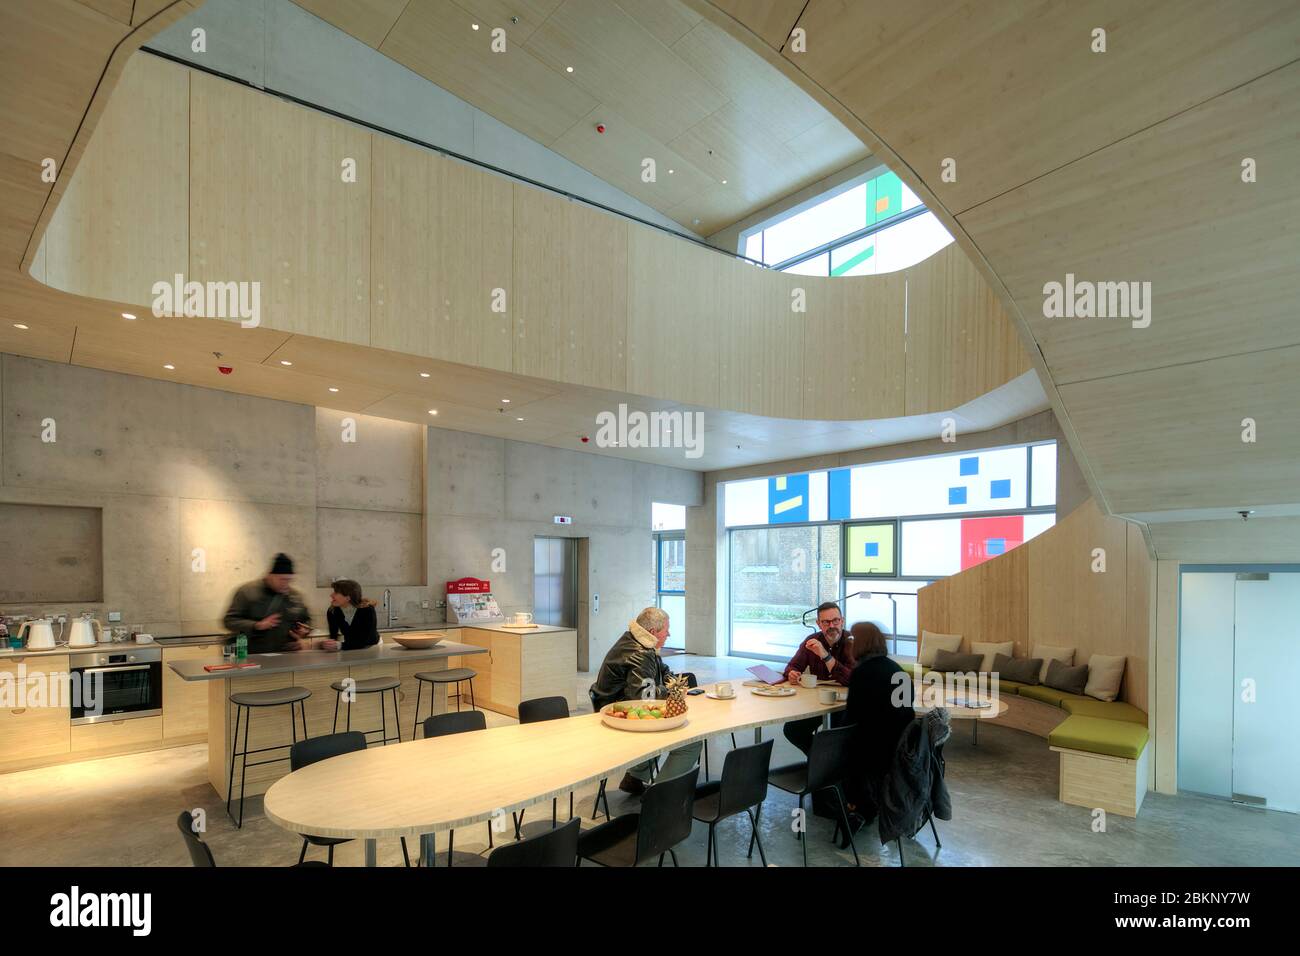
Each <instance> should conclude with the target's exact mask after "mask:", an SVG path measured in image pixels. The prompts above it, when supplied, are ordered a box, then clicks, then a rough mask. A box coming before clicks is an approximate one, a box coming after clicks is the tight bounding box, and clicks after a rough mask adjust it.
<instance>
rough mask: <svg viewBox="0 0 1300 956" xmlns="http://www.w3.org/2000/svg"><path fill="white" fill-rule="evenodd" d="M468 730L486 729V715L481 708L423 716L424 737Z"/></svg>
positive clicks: (444, 735) (461, 732)
mask: <svg viewBox="0 0 1300 956" xmlns="http://www.w3.org/2000/svg"><path fill="white" fill-rule="evenodd" d="M470 730H487V717H485V716H483V711H481V710H461V711H452V712H451V713H449V714H434V715H433V716H432V717H426V718H424V736H425V737H446V736H448V735H449V734H463V733H465V732H466V731H470Z"/></svg>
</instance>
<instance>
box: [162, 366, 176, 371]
mask: <svg viewBox="0 0 1300 956" xmlns="http://www.w3.org/2000/svg"><path fill="white" fill-rule="evenodd" d="M163 368H165V369H167V371H169V372H174V371H176V366H175V365H164V366H163Z"/></svg>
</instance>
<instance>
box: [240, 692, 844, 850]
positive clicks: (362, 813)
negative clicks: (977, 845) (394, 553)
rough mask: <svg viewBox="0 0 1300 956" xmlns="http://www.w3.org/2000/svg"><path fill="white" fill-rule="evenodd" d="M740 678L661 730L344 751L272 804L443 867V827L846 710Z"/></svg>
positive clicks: (565, 732)
mask: <svg viewBox="0 0 1300 956" xmlns="http://www.w3.org/2000/svg"><path fill="white" fill-rule="evenodd" d="M709 686H710V689H711V686H712V685H709ZM732 686H733V687H734V688H735V689H736V692H737V693H736V696H735V697H734V698H733V699H731V700H712V699H710V698H708V697H706V696H704V695H698V696H695V697H688V698H687V707H688V720H687V722H686V723H685V724H684V725H683V726H681V727H678V728H676V729H674V730H667V731H663V732H658V733H635V732H631V731H623V730H616V729H614V728H612V727H607V726H605V725H604V724H603V723H601V720H600V715H599V714H583V715H580V716H576V717H570V718H569V719H568V720H548V721H543V722H541V723H535V724H515V725H511V726H506V727H493V728H490V729H488V730H481V731H472V732H469V733H462V734H455V735H452V736H448V737H435V738H433V739H431V740H414V741H410V742H407V743H401V744H392V745H389V746H387V747H372V748H370V749H368V750H363V751H358V752H356V753H351V754H344V755H342V756H339V757H333V758H331V759H329V760H325V761H322V762H320V763H318V764H313V765H312V766H310V767H304V768H303V769H301V770H297V771H295V772H293V773H291V774H289V775H288V776H287V777H284V778H282V779H280V780H278V781H276V782H275V783H274V784H273V785H272V786H271V788H270V789H269V790H268V791H267V793H266V799H265V803H264V807H265V812H266V815H267V817H268V818H269V819H270V820H272V821H273V822H274V823H277V824H279V825H280V826H282V827H284V828H285V829H287V830H291V831H293V832H295V833H310V834H312V835H313V836H323V837H340V838H346V839H360V840H365V851H366V865H367V866H373V865H375V856H376V849H375V841H376V840H378V839H382V838H396V837H417V836H418V837H420V844H421V853H422V855H423V858H424V861H425V865H428V866H431V865H433V855H434V852H435V849H436V845H435V841H434V833H435V831H439V830H449V829H456V828H459V827H465V826H468V825H470V824H473V823H480V822H482V821H485V820H490V819H492V817H493V816H494V815H501V814H505V813H509V812H510V811H512V810H519V809H521V808H523V807H526V806H529V805H531V804H535V803H540V802H542V801H544V800H547V799H549V798H551V797H558V796H561V795H563V794H567V793H569V792H570V791H571V790H574V789H576V788H578V787H580V786H583V785H584V784H588V783H593V782H596V781H598V780H601V779H603V778H605V777H609V776H612V775H614V774H616V773H619V772H620V771H624V770H626V769H628V768H630V767H634V766H636V765H637V764H639V763H643V762H644V761H646V760H648V759H650V758H651V757H653V756H655V755H657V754H660V753H663V752H665V751H667V750H672V749H673V748H675V747H680V746H682V745H684V744H689V743H694V742H695V741H698V740H703V739H705V738H706V737H715V736H718V735H721V734H728V733H735V732H736V731H743V730H748V729H750V728H753V729H754V730H755V739H756V740H757V739H758V736H759V728H762V727H764V726H767V725H770V724H782V723H785V722H786V721H790V720H798V719H800V718H802V717H820V716H828V715H829V714H831V713H833V712H835V711H838V710H843V709H844V704H843V703H835V704H822V703H820V702H819V701H818V699H817V691H816V690H813V689H806V688H797V689H796V693H795V694H794V696H792V697H760V696H758V695H756V694H754V693H752V692H751V688H749V687H745V686H742V685H741V683H740V682H739V681H732Z"/></svg>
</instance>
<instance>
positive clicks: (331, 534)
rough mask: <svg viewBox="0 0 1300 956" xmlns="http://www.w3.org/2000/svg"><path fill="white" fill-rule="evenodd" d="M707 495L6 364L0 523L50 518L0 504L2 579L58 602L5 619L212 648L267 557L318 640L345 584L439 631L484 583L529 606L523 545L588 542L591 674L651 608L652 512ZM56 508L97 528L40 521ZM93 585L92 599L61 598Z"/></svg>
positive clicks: (157, 384) (684, 485) (169, 386)
mask: <svg viewBox="0 0 1300 956" xmlns="http://www.w3.org/2000/svg"><path fill="white" fill-rule="evenodd" d="M47 418H48V419H53V420H54V423H55V429H56V431H55V433H54V437H55V439H56V440H55V441H53V442H45V441H42V437H41V435H42V430H43V427H42V422H43V421H44V420H45V419H47ZM349 418H350V419H352V420H353V421H354V423H355V427H354V428H349V427H345V426H347V424H348V423H347V421H346V420H347V419H349ZM347 438H352V439H354V440H346V439H347ZM702 485H703V475H702V474H701V473H699V472H690V471H683V470H680V469H676V468H665V467H659V466H650V465H641V464H635V463H632V462H624V461H620V460H618V459H614V458H608V457H604V456H599V455H587V454H583V453H581V452H572V451H566V450H563V449H557V448H548V447H544V446H540V445H529V444H526V443H523V442H513V441H505V440H503V439H497V438H487V437H485V436H482V435H471V434H466V433H462V432H452V431H444V430H441V429H433V428H424V427H421V426H419V425H412V424H408V423H405V422H394V421H389V420H386V419H381V418H371V417H368V416H365V415H348V414H345V413H342V412H337V411H330V410H327V409H314V408H311V407H308V406H305V405H294V404H290V403H287V402H277V401H272V400H269V399H260V398H251V397H248V396H243V395H235V394H231V393H228V392H220V391H214V390H209V389H202V388H194V387H192V386H188V385H177V384H173V383H170V382H161V381H155V380H153V379H146V378H137V377H135V376H129V375H120V374H117V373H114V372H101V371H98V370H95V369H86V368H80V367H77V366H69V365H64V364H61V363H53V362H43V361H39V360H35V359H27V358H20V357H18V356H14V355H0V505H3V504H20V505H39V506H44V507H45V509H46V510H44V511H43V512H42V509H39V508H33V509H30V510H28V509H25V508H22V509H16V510H15V509H12V508H0V518H4V519H5V520H6V526H5V527H4V528H3V529H0V541H3V542H7V544H6V546H5V547H3V548H0V581H7V582H12V583H14V584H15V585H16V586H17V585H21V587H22V588H24V589H27V591H28V592H29V593H30V591H31V590H32V589H34V588H36V589H45V588H49V587H54V588H58V587H60V586H62V585H63V584H66V585H68V587H66V588H64V590H66V591H68V593H69V597H68V598H66V599H63V600H55V601H53V602H51V603H47V604H39V603H32V602H29V601H19V602H14V603H0V613H3V614H19V613H25V614H33V613H38V612H52V613H63V612H70V613H73V614H77V613H80V612H81V611H93V612H95V614H96V615H97V616H99V618H100V620H101V621H104V620H106V614H107V612H108V611H121V612H122V614H123V623H126V624H143V625H145V626H146V627H147V628H148V629H149V630H150V631H152V632H153V633H155V634H158V635H167V634H175V633H180V632H185V631H200V630H207V629H210V628H212V627H214V626H215V625H216V624H217V622H218V621H219V619H220V618H221V616H222V615H223V614H224V613H225V609H226V606H227V602H228V601H229V598H230V594H231V592H232V591H233V590H234V588H235V587H237V586H238V585H239V584H241V583H243V582H245V581H248V580H252V579H253V578H256V577H258V576H260V575H261V574H262V573H263V572H264V571H265V570H266V566H267V563H268V562H269V559H270V557H271V555H273V554H274V553H275V552H277V551H285V552H287V553H289V554H290V555H292V556H293V558H294V560H295V562H296V564H297V572H298V581H297V586H298V587H299V588H300V589H301V590H302V591H303V592H304V594H305V595H306V597H307V599H308V602H309V605H310V607H311V609H312V612H313V614H315V615H319V616H318V617H317V623H320V624H323V622H324V618H323V614H324V608H325V607H326V604H327V602H328V597H329V591H328V582H329V581H330V580H332V579H334V578H336V577H352V578H355V579H357V580H358V581H360V582H361V584H362V586H363V588H364V590H365V592H366V593H367V595H369V596H370V597H373V598H376V599H378V598H380V596H381V593H382V591H383V590H384V588H392V592H393V609H394V613H395V614H396V615H397V619H398V623H406V624H420V623H431V622H435V621H441V620H442V619H443V612H442V611H441V610H440V609H439V602H440V601H441V600H442V598H443V583H444V582H445V581H447V580H450V579H453V578H458V577H463V576H465V575H474V576H476V577H484V578H488V579H489V580H491V581H492V582H493V586H494V588H495V589H496V594H497V596H498V598H499V600H500V602H501V604H502V608H503V610H505V611H507V612H512V611H515V610H531V609H532V606H533V596H532V588H533V537H534V536H535V535H567V536H571V537H577V538H584V537H585V538H589V539H590V549H589V570H590V578H589V582H588V590H589V591H590V593H591V594H593V595H599V598H600V609H599V611H596V610H594V609H593V608H592V607H591V605H590V604H589V603H587V602H584V605H583V606H581V607H580V608H579V611H580V614H581V615H582V616H583V617H584V619H585V620H586V622H587V623H588V625H589V627H590V634H591V637H592V649H591V655H592V659H593V661H594V662H595V663H596V664H598V663H599V661H600V659H601V657H602V656H603V655H604V652H605V650H607V649H608V647H609V645H610V644H611V643H612V642H613V641H614V639H615V638H617V637H618V635H619V634H621V633H622V632H623V630H624V629H625V628H626V626H627V622H628V621H629V620H630V619H631V618H632V616H633V615H634V614H635V612H636V611H638V610H640V609H641V608H642V607H644V606H646V605H647V604H649V603H651V602H652V601H653V599H654V576H653V565H652V560H651V532H650V506H651V503H652V502H654V501H662V502H672V503H674V504H684V505H698V504H699V503H700V500H701V488H702ZM51 506H63V507H65V508H67V507H68V506H71V507H73V508H77V509H99V511H98V514H99V516H100V521H99V522H98V523H97V522H95V521H94V520H92V518H90V517H88V515H87V512H85V511H81V512H77V513H70V514H69V515H68V516H67V517H68V519H69V520H68V521H59V522H55V523H51V522H50V520H49V518H50V514H51V512H49V510H48V508H49V507H51ZM91 514H92V515H93V514H94V512H91ZM557 514H564V515H572V516H573V518H574V523H573V524H572V525H567V526H560V525H556V524H554V523H553V521H552V519H553V516H554V515H557ZM78 529H81V530H78ZM96 533H98V534H101V535H102V546H101V545H99V544H97V542H96V541H95V540H93V539H94V535H95V534H96ZM195 548H202V549H203V553H204V554H203V556H204V560H205V567H204V569H203V570H201V571H199V570H196V569H195V564H194V549H195ZM495 548H501V549H503V556H504V560H505V562H506V563H505V570H504V571H503V572H496V571H494V570H493V566H492V556H493V554H492V553H493V549H495ZM101 558H102V575H101V573H100V571H99V565H98V563H97V562H98V561H99V560H100V559H101ZM60 561H62V562H63V563H62V564H60ZM68 561H73V562H74V564H73V565H68V564H67V562H68ZM59 573H66V574H67V575H68V580H67V581H66V582H61V581H51V580H50V578H51V577H52V576H53V575H55V574H59ZM92 577H94V578H102V599H101V600H97V601H92V600H74V599H73V598H74V597H75V596H76V595H85V594H86V593H88V592H87V591H86V590H85V589H86V588H87V587H88V584H87V581H88V580H89V579H90V578H92ZM318 585H319V586H318ZM58 593H62V592H58ZM9 596H11V597H18V595H9ZM424 602H428V603H429V605H430V606H429V608H428V609H425V608H423V607H422V606H421V605H422V604H423V603H424Z"/></svg>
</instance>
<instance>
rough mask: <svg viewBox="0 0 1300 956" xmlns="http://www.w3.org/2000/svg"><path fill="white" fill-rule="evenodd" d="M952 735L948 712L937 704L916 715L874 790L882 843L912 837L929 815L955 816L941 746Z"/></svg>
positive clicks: (948, 818) (947, 817)
mask: <svg viewBox="0 0 1300 956" xmlns="http://www.w3.org/2000/svg"><path fill="white" fill-rule="evenodd" d="M950 736H952V724H951V722H950V720H949V717H948V711H947V709H946V708H943V707H936V708H935V709H934V710H931V711H930V712H929V713H927V714H925V715H923V716H921V717H918V718H916V720H914V721H912V723H911V724H909V725H908V727H907V729H906V730H904V731H903V733H902V736H900V737H899V739H898V749H897V750H895V752H894V763H893V766H892V767H890V769H889V772H888V773H886V774H885V776H884V778H883V780H881V782H880V784H879V786H878V789H877V791H876V793H875V795H874V796H875V801H876V812H877V815H878V816H877V820H878V826H879V828H880V843H881V845H882V846H883V845H884V844H886V843H889V842H891V841H893V840H897V839H898V838H899V837H909V838H910V837H913V836H915V835H916V832H917V831H918V830H920V829H921V827H923V826H925V825H926V823H927V822H928V821H929V819H930V817H932V816H933V817H936V818H938V819H940V820H951V819H952V798H951V797H950V796H949V795H948V787H947V785H946V784H945V783H944V782H943V770H944V767H943V755H942V753H941V752H940V748H941V747H942V746H943V745H944V743H946V742H947V740H948V738H949V737H950Z"/></svg>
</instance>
